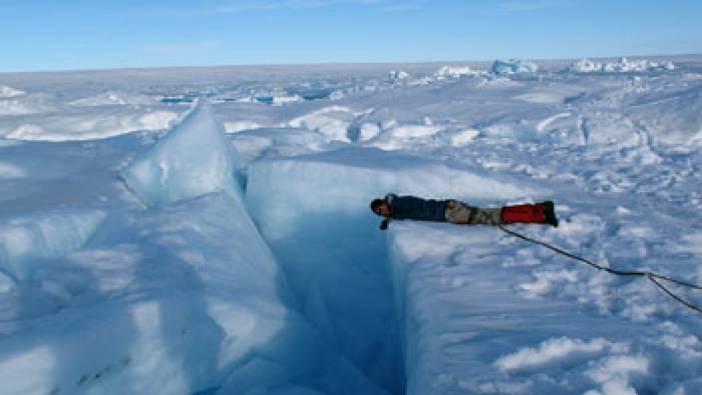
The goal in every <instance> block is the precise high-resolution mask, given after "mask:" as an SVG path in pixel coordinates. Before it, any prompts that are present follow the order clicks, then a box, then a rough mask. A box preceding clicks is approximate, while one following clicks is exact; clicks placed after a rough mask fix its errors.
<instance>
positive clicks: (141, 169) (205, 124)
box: [120, 103, 238, 205]
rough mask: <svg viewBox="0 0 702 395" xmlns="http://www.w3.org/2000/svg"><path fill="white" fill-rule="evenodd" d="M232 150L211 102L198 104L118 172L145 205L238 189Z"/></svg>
mask: <svg viewBox="0 0 702 395" xmlns="http://www.w3.org/2000/svg"><path fill="white" fill-rule="evenodd" d="M235 170H236V164H235V160H234V155H233V148H232V147H231V146H230V145H229V144H228V142H227V141H226V138H225V136H224V129H223V127H222V125H221V124H220V123H219V122H218V121H217V120H216V119H215V118H214V114H213V113H212V109H211V107H210V105H209V104H207V103H200V104H198V105H197V106H196V107H195V108H194V109H193V110H192V111H191V112H190V113H189V114H188V115H187V116H186V117H185V119H183V121H182V122H181V123H179V124H178V125H176V126H175V127H173V129H172V130H171V131H170V132H169V134H168V135H167V136H166V137H165V138H163V140H161V141H159V142H158V143H157V145H156V146H155V147H154V148H153V149H152V150H150V151H149V152H147V153H146V154H145V155H143V156H142V157H141V158H139V159H137V160H135V161H134V162H133V163H132V164H130V165H129V167H128V168H126V169H124V170H123V171H121V172H120V175H121V177H122V178H123V179H124V181H125V182H126V184H127V186H128V187H129V189H130V190H131V191H133V192H134V193H135V194H136V195H137V196H138V197H139V198H140V199H141V200H142V201H143V202H144V203H145V204H147V205H157V204H162V203H168V202H173V201H176V200H179V199H185V198H192V197H195V196H199V195H204V194H207V193H211V192H216V191H228V192H234V191H236V190H238V186H237V184H236V181H235V176H234V172H235Z"/></svg>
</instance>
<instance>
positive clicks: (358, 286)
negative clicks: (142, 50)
mask: <svg viewBox="0 0 702 395" xmlns="http://www.w3.org/2000/svg"><path fill="white" fill-rule="evenodd" d="M673 60H674V61H675V69H674V70H670V71H668V70H659V69H656V70H653V69H649V70H643V71H635V70H632V71H624V72H594V73H578V72H571V71H568V70H566V69H565V68H567V67H568V62H560V63H558V62H552V63H549V62H543V63H542V62H539V65H538V66H539V68H538V70H536V72H535V73H529V72H524V73H521V72H518V73H514V74H505V75H496V74H495V73H491V72H487V71H482V70H487V69H489V67H490V65H489V64H475V63H470V64H469V65H468V64H466V65H467V66H468V67H469V68H470V70H475V71H479V70H480V71H479V72H478V73H476V74H475V75H462V76H457V77H453V76H451V77H448V78H444V79H440V78H438V77H437V76H436V75H435V73H436V71H437V69H439V67H440V66H441V65H436V64H429V65H374V66H367V67H366V66H343V67H342V66H318V67H317V66H310V67H309V68H307V67H306V68H305V70H304V72H301V71H299V70H297V69H296V68H295V67H291V68H284V67H282V68H276V69H267V68H265V67H264V68H263V70H262V71H258V70H253V69H248V70H246V71H241V70H240V69H238V68H214V69H193V70H191V69H181V70H154V71H148V70H143V71H139V72H138V73H136V72H134V73H136V74H135V75H132V74H131V73H132V72H131V71H111V72H94V73H93V72H84V73H63V74H61V75H51V74H36V75H32V78H31V79H28V78H26V77H23V76H21V75H17V76H15V75H0V85H3V86H8V87H12V88H13V89H15V90H18V91H20V90H21V92H23V93H21V94H12V97H4V98H0V102H4V104H2V105H8V106H16V105H19V104H21V105H22V106H25V107H24V110H23V112H24V113H23V114H20V113H12V114H10V113H7V114H5V115H0V134H2V135H5V136H7V135H8V133H13V132H15V131H18V130H19V131H18V132H17V133H16V134H14V135H13V136H14V137H15V138H18V139H26V140H32V141H24V142H22V141H18V140H0V164H1V165H0V184H1V185H2V190H3V194H2V196H0V205H1V206H2V208H3V210H2V213H0V234H1V236H0V245H1V246H2V248H1V249H0V250H1V251H2V252H0V254H1V255H0V264H1V265H2V270H0V355H1V356H2V357H0V381H2V382H3V383H5V384H6V386H4V387H3V390H4V391H7V392H8V393H21V394H25V393H30V394H31V393H41V394H45V393H52V392H54V393H58V394H60V393H125V392H129V393H183V394H193V393H194V394H199V395H204V394H207V395H212V394H219V393H222V394H225V393H242V392H243V393H246V392H253V393H257V392H258V393H364V394H365V393H388V392H392V393H402V392H403V390H404V389H405V388H406V390H407V392H410V393H446V394H451V393H501V394H502V393H512V394H531V393H544V394H564V393H588V394H591V395H592V394H620V393H661V394H666V395H669V394H676V395H678V394H696V393H698V392H700V388H702V387H700V386H701V385H702V384H701V382H700V380H699V378H698V377H699V373H700V371H702V367H701V366H700V363H699V360H700V359H699V356H700V353H702V345H700V341H699V336H698V335H699V327H700V322H699V318H698V317H697V316H696V315H694V314H693V313H691V312H688V311H687V310H685V309H684V307H683V306H680V305H679V304H676V303H675V302H674V301H672V300H671V299H669V298H667V297H666V296H665V295H664V294H662V293H661V292H660V290H658V289H657V288H655V287H654V286H653V285H652V284H650V283H648V282H645V281H639V280H633V279H622V278H617V277H612V276H610V275H608V274H606V273H598V272H596V271H593V270H592V269H591V268H589V267H585V266H580V265H579V264H577V263H574V262H570V261H568V260H566V259H564V258H561V257H559V256H555V255H553V254H552V253H550V252H549V251H547V250H543V249H540V248H538V247H535V246H531V245H529V244H525V243H523V242H522V241H519V240H515V239H511V238H509V237H507V236H506V235H504V234H502V233H500V232H499V231H498V230H496V229H492V228H490V229H486V228H466V227H454V226H449V225H445V224H426V223H403V222H395V223H393V224H392V225H391V228H390V230H389V231H388V232H387V233H383V232H380V231H379V230H377V226H378V222H379V218H377V217H375V216H373V215H372V214H371V213H370V211H369V210H368V203H369V201H370V199H372V198H374V197H379V196H382V195H384V194H385V193H387V192H391V191H392V192H398V193H407V194H416V195H419V196H424V197H433V198H447V197H453V198H460V199H464V200H467V201H469V202H470V203H473V204H476V205H486V206H495V205H500V204H505V203H520V202H525V201H538V200H544V199H545V198H546V197H555V200H556V206H557V211H558V214H559V216H560V218H561V226H560V227H559V228H558V229H551V228H542V227H526V226H525V227H517V228H516V230H519V231H521V232H524V233H526V234H528V235H530V236H533V237H536V238H538V239H542V240H545V241H548V242H550V243H553V244H555V245H558V246H561V247H564V248H565V249H567V250H569V251H573V252H576V253H578V254H579V255H582V256H584V257H587V258H590V259H593V260H595V261H597V262H598V263H601V264H604V265H609V266H612V267H616V268H620V269H644V270H654V271H657V272H661V273H663V274H667V275H672V276H674V277H680V278H682V279H685V280H689V281H693V282H697V280H696V279H697V278H700V275H702V273H701V272H700V270H699V257H700V248H699V241H700V240H701V238H702V236H701V234H702V233H701V232H700V231H698V230H697V229H696V228H695V225H694V224H695V223H697V222H699V221H698V219H699V218H698V217H699V215H698V213H699V212H700V209H701V208H702V195H700V193H699V185H700V182H702V178H700V174H702V172H700V171H699V170H700V169H702V167H701V166H700V163H701V162H700V160H702V157H701V156H700V155H699V146H700V145H699V143H700V141H702V139H700V136H702V132H701V130H702V129H701V126H700V125H702V120H701V119H700V117H699V114H700V113H702V112H700V111H698V110H699V109H700V108H702V107H700V103H701V102H700V100H699V98H700V95H699V92H700V91H701V87H700V82H702V67H700V66H699V64H700V63H699V60H695V59H694V58H681V57H678V58H674V59H673ZM651 62H656V63H659V64H662V63H663V62H664V60H662V59H652V60H651ZM461 67H464V66H461ZM393 69H394V70H402V71H403V72H404V73H406V74H407V76H406V77H402V78H397V79H393V78H392V77H391V78H390V79H389V74H388V70H393ZM203 70H206V72H205V71H203ZM399 75H400V73H399V72H398V74H397V75H396V76H397V77H399ZM125 76H126V77H125ZM86 80H90V81H92V83H91V84H90V85H87V84H85V81H86ZM295 95H297V96H300V97H302V99H303V100H300V101H294V102H288V103H281V105H275V104H276V103H275V98H276V97H284V96H295ZM198 96H204V97H211V98H213V100H212V101H213V105H212V108H211V109H202V108H201V109H199V110H197V111H193V112H191V113H190V115H191V117H190V118H188V119H186V120H184V121H183V122H182V123H181V125H180V126H177V127H175V128H174V129H173V130H172V132H173V133H171V134H169V135H168V136H166V137H164V136H163V134H162V133H160V132H159V131H160V130H161V129H164V128H166V127H167V126H168V123H169V122H175V119H177V118H179V117H181V116H182V115H183V114H185V113H188V108H189V107H190V104H188V103H187V102H186V101H194V100H195V98H196V97H198ZM144 97H146V98H148V101H149V102H150V103H152V104H146V103H138V101H139V100H143V99H144ZM162 98H179V99H182V100H181V102H177V101H173V102H163V101H161V100H160V99H162ZM154 102H155V103H154ZM7 103H12V104H7ZM69 104H70V105H69ZM2 105H0V107H1V106H2ZM42 106H45V107H42ZM198 113H199V114H200V115H197V114H198ZM214 115H216V116H217V118H218V119H219V120H221V121H223V122H219V121H214V120H213V119H212V117H213V116H214ZM144 117H147V118H146V120H145V121H144V122H141V121H139V120H140V119H142V118H144ZM221 123H223V124H224V130H226V131H228V132H230V134H229V135H227V136H226V138H221V136H222V135H221V133H222V127H221ZM149 125H151V126H149ZM186 125H188V126H186ZM149 129H151V131H149ZM135 130H139V131H138V132H136V133H129V132H133V131H135ZM123 133H127V134H124V135H121V136H119V137H112V138H105V137H106V136H113V135H117V134H123ZM215 136H220V138H217V137H215ZM77 139H89V140H87V141H71V140H77ZM36 140H53V141H55V142H41V141H36ZM229 145H231V146H233V147H234V148H235V150H232V149H231V147H230V146H229ZM213 153H214V154H213ZM234 156H235V157H234ZM184 159H187V160H184ZM230 165H231V170H228V168H229V166H230ZM231 171H233V172H234V173H235V174H236V177H231ZM228 172H229V177H227V173H228ZM118 174H122V175H124V174H130V175H131V176H133V177H132V178H131V179H132V182H131V184H129V187H127V186H126V184H125V183H124V182H123V179H124V178H128V177H124V178H123V179H120V178H118V177H117V175H118ZM196 179H200V180H205V182H188V181H190V180H196ZM184 180H185V181H186V182H183V181H184ZM240 187H241V188H242V190H243V191H244V196H243V197H242V196H241V192H240V190H239V188H240ZM137 196H138V197H137ZM242 201H243V202H245V204H243V203H242ZM251 217H252V218H253V221H252V218H251ZM254 224H255V225H254ZM28 246H30V247H28ZM34 246H38V247H39V248H34ZM675 291H676V292H679V293H680V294H681V295H682V296H684V297H685V298H687V299H689V300H691V301H693V302H697V301H698V299H699V298H698V295H697V294H696V293H695V292H690V291H687V290H684V289H678V288H675ZM95 350H99V352H97V353H96V352H95ZM96 354H97V355H96ZM0 392H3V391H0Z"/></svg>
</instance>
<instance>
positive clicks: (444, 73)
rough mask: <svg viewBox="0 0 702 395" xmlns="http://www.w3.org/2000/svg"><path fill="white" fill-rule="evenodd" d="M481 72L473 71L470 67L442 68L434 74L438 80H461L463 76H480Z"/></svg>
mask: <svg viewBox="0 0 702 395" xmlns="http://www.w3.org/2000/svg"><path fill="white" fill-rule="evenodd" d="M480 74H481V72H480V71H477V70H473V69H471V68H470V67H469V66H442V67H441V68H440V69H439V70H437V71H436V72H435V73H434V76H435V77H436V78H437V79H446V78H460V77H463V76H475V75H480Z"/></svg>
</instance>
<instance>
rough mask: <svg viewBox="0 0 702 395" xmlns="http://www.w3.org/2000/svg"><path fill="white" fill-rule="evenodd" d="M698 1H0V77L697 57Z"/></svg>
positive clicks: (700, 42) (700, 37)
mask: <svg viewBox="0 0 702 395" xmlns="http://www.w3.org/2000/svg"><path fill="white" fill-rule="evenodd" d="M700 19H702V1H699V0H671V1H660V0H657V1H652V0H650V1H649V0H639V1H630V0H609V1H605V0H505V1H500V0H495V1H489V0H482V1H481V0H463V1H460V0H434V1H430V0H278V1H275V0H258V1H254V0H230V1H209V0H202V1H196V0H192V1H186V0H174V1H158V2H157V1H136V0H122V1H107V0H93V1H87V0H76V1H69V0H64V1H53V0H46V1H33V0H25V1H18V0H10V1H8V0H0V48H2V54H1V55H0V71H36V70H65V69H94V68H121V67H152V66H190V65H223V64H281V63H285V64H286V63H337V62H343V63H358V62H412V61H451V60H453V61H460V60H490V59H495V58H506V57H517V58H574V57H586V56H587V57H596V56H620V55H655V54H680V53H702V23H700V22H699V21H700Z"/></svg>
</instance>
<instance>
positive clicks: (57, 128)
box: [5, 109, 178, 142]
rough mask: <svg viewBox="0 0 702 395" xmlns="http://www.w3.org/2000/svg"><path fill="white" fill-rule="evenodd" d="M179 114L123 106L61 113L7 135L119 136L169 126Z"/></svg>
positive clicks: (28, 137)
mask: <svg viewBox="0 0 702 395" xmlns="http://www.w3.org/2000/svg"><path fill="white" fill-rule="evenodd" d="M177 118H178V114H177V113H175V112H173V111H165V110H159V111H149V110H146V112H145V113H144V112H142V111H134V110H131V109H123V110H118V111H115V112H110V113H108V114H100V113H98V114H90V113H88V114H85V113H69V114H63V113H60V112H57V113H51V114H48V115H45V116H42V117H38V118H37V119H36V120H35V121H34V122H31V123H22V124H19V125H17V126H16V127H14V128H13V129H12V130H11V131H10V132H9V133H7V134H6V135H5V137H6V138H11V139H15V140H24V141H53V142H59V141H81V140H95V139H102V138H108V137H114V136H119V135H122V134H126V133H131V132H134V131H141V130H163V129H167V128H168V127H169V126H170V125H171V124H172V123H173V121H174V120H176V119H177Z"/></svg>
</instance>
